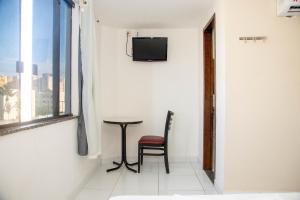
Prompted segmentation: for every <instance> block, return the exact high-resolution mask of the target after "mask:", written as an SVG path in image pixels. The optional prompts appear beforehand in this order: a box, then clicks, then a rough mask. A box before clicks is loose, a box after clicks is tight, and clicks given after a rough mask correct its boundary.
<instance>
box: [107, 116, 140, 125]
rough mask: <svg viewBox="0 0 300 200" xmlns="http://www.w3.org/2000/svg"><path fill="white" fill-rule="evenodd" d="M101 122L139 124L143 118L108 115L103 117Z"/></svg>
mask: <svg viewBox="0 0 300 200" xmlns="http://www.w3.org/2000/svg"><path fill="white" fill-rule="evenodd" d="M103 122H104V123H107V124H140V123H143V120H141V119H139V118H131V117H110V118H104V120H103Z"/></svg>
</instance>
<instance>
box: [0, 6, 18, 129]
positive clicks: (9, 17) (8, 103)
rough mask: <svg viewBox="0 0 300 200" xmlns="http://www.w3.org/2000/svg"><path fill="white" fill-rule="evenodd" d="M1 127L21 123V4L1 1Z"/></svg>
mask: <svg viewBox="0 0 300 200" xmlns="http://www.w3.org/2000/svg"><path fill="white" fill-rule="evenodd" d="M0 24H1V28H0V125H3V124H8V123H14V122H18V121H19V118H20V117H19V116H20V111H19V110H20V109H19V108H20V103H19V102H20V101H19V74H18V73H17V72H16V62H17V61H19V60H20V4H19V0H9V1H7V0H0Z"/></svg>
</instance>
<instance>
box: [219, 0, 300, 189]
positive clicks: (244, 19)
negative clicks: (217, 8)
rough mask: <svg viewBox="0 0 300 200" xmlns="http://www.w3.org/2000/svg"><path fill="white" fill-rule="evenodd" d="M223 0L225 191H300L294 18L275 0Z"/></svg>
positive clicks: (298, 25)
mask: <svg viewBox="0 0 300 200" xmlns="http://www.w3.org/2000/svg"><path fill="white" fill-rule="evenodd" d="M226 4H227V7H226V26H227V27H226V30H227V31H226V51H227V53H226V57H227V58H226V59H227V63H226V79H227V80H226V85H227V90H226V113H227V114H226V141H225V191H268V192H269V191H300V175H299V169H300V156H299V150H300V134H299V130H300V123H299V116H300V106H299V104H300V62H299V46H300V37H299V36H300V18H299V17H296V18H281V17H277V16H276V1H275V0H264V1H261V0H252V1H240V0H229V1H228V0H227V1H226ZM248 35H250V36H252V35H262V36H266V37H267V40H266V41H265V42H256V43H255V42H248V43H247V44H245V43H244V42H241V41H239V40H238V38H239V37H240V36H248Z"/></svg>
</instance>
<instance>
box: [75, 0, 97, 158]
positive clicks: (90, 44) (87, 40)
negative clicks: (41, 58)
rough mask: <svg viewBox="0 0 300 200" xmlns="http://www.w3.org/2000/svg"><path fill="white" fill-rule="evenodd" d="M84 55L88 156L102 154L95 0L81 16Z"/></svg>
mask: <svg viewBox="0 0 300 200" xmlns="http://www.w3.org/2000/svg"><path fill="white" fill-rule="evenodd" d="M80 28H81V34H80V36H81V38H80V39H81V56H82V58H81V59H82V76H83V86H82V109H83V116H84V121H85V128H86V136H87V143H88V157H89V158H97V157H98V156H99V155H100V153H101V152H100V149H101V148H100V144H101V143H100V131H101V129H100V122H101V121H100V114H99V113H97V112H96V110H97V109H96V108H97V105H96V91H95V86H96V80H97V79H96V76H97V66H98V64H97V46H96V45H97V42H96V41H97V39H96V20H95V15H94V2H93V0H89V1H87V4H86V5H84V6H83V7H82V10H81V16H80Z"/></svg>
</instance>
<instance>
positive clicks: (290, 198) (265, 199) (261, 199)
mask: <svg viewBox="0 0 300 200" xmlns="http://www.w3.org/2000/svg"><path fill="white" fill-rule="evenodd" d="M110 200H300V193H269V194H268V193H267V194H265V193H262V194H225V195H195V196H183V195H173V196H118V197H112V198H110Z"/></svg>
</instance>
